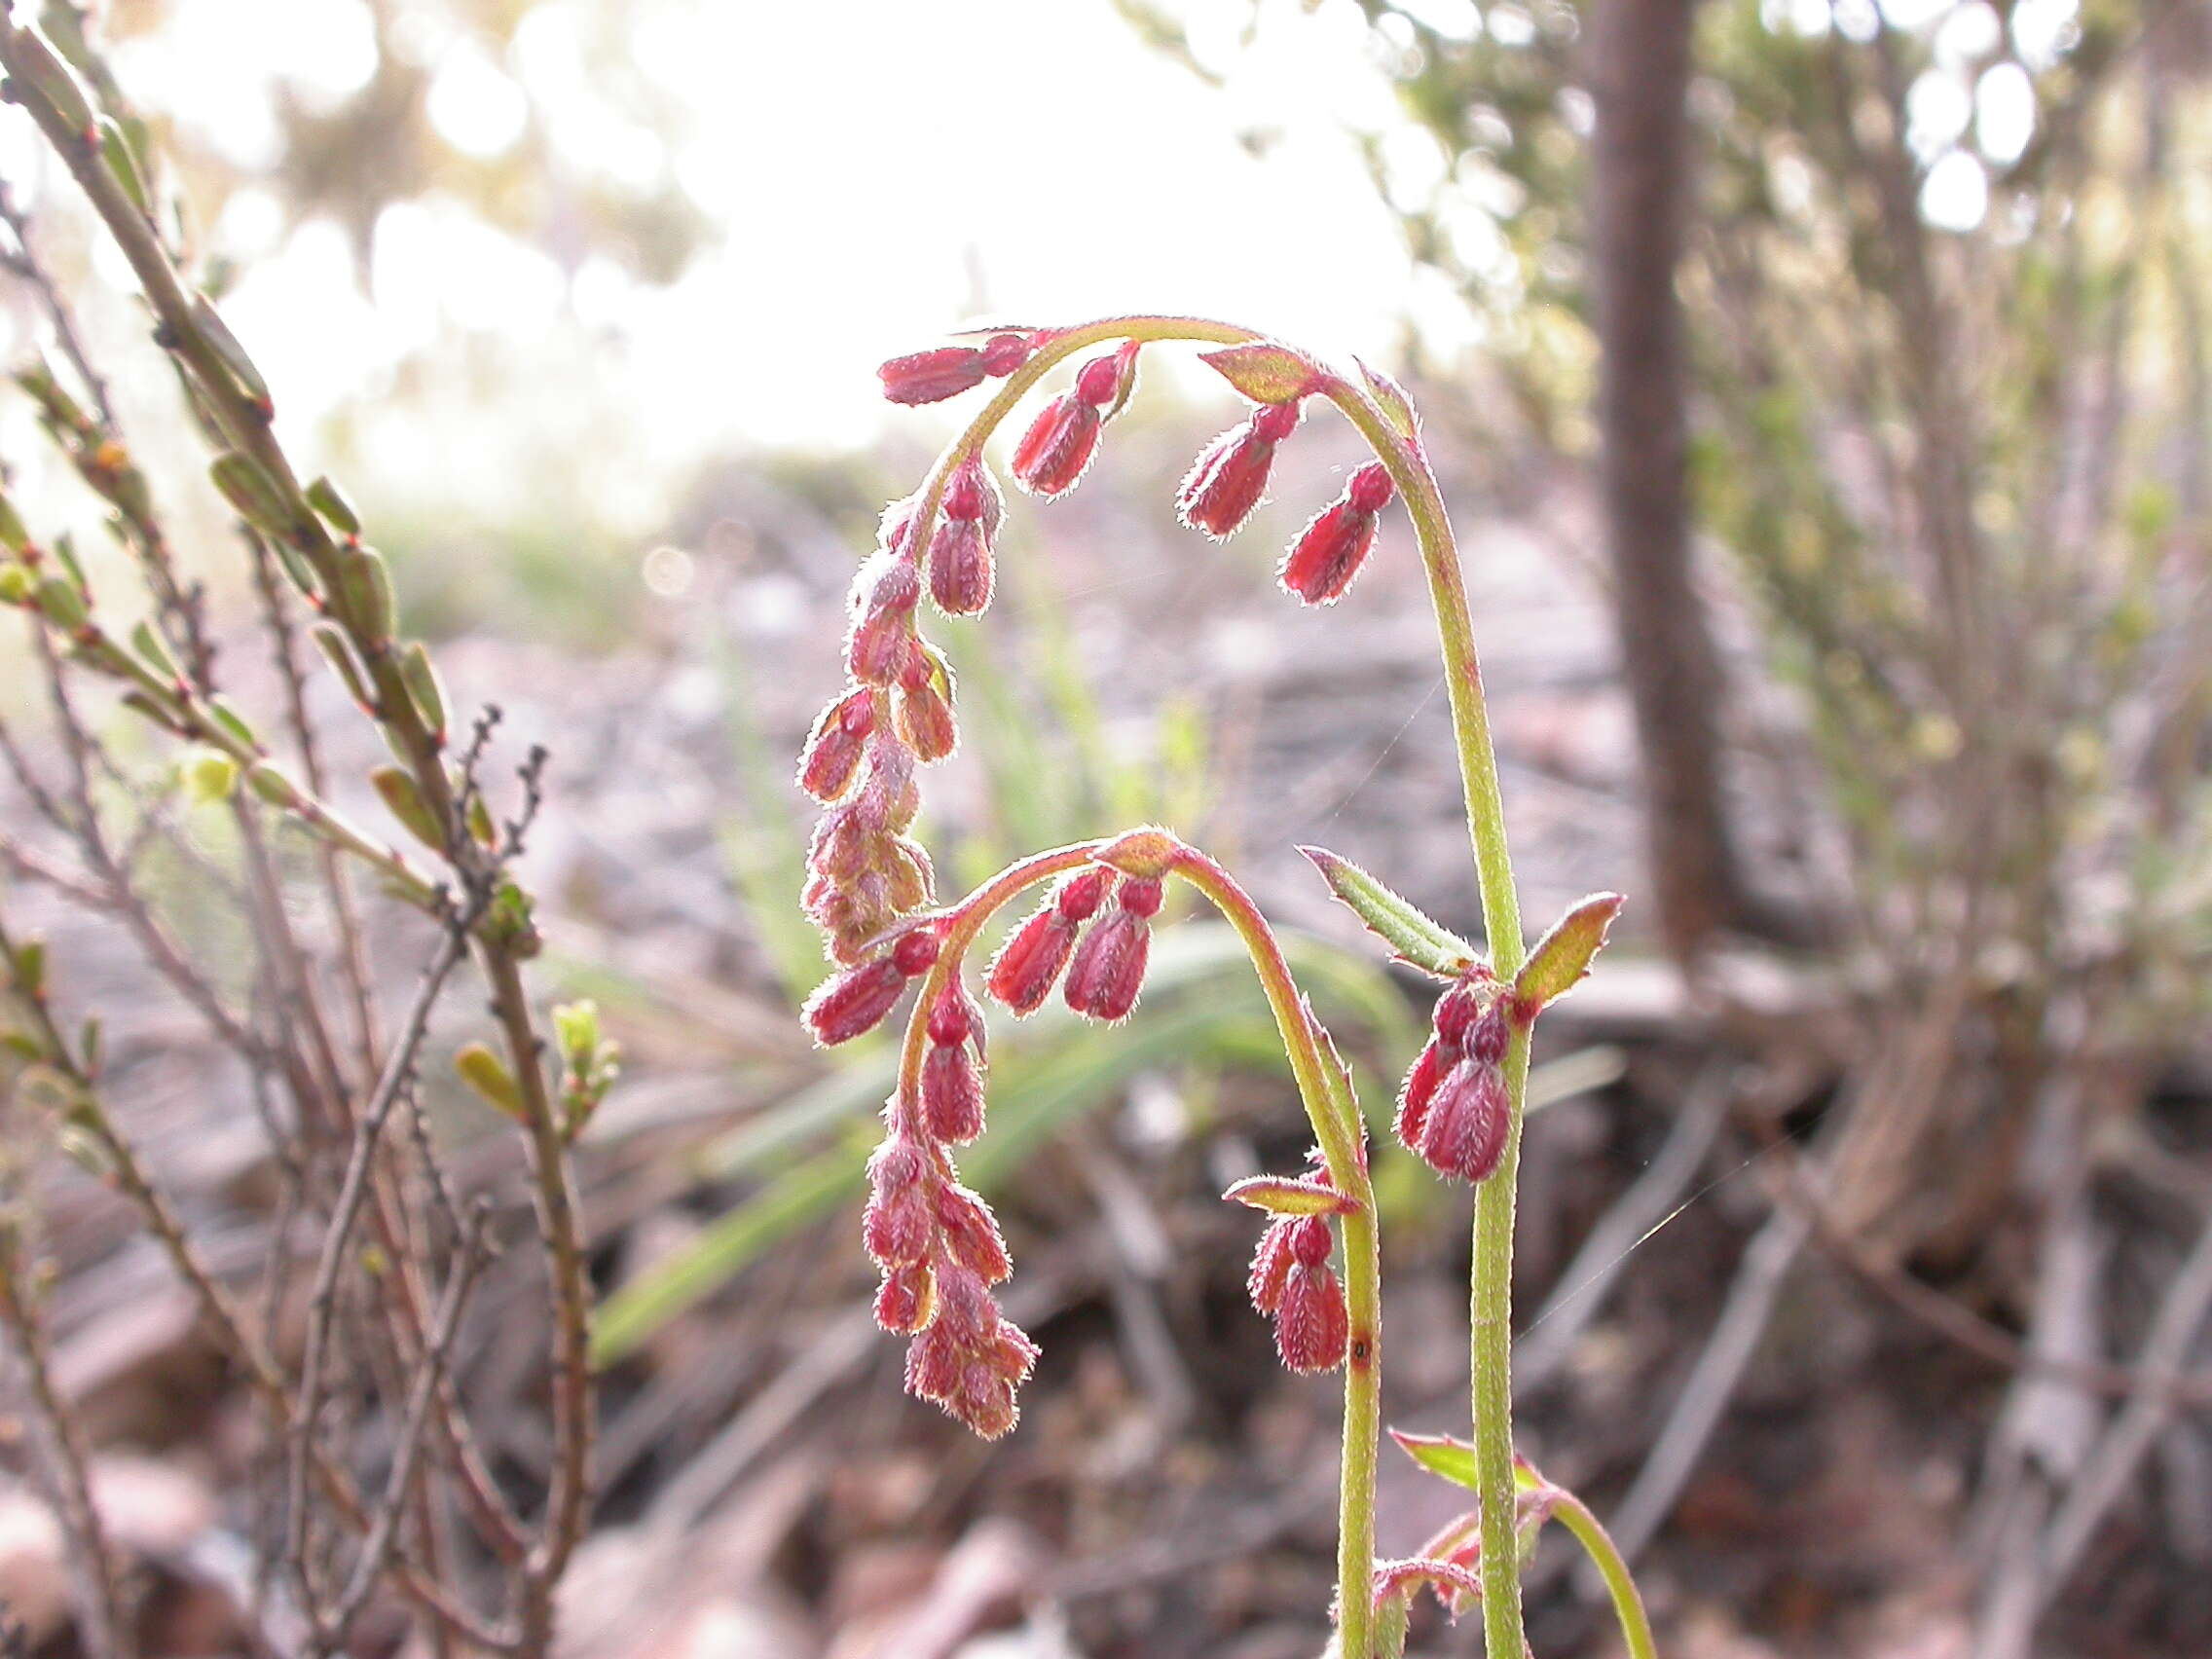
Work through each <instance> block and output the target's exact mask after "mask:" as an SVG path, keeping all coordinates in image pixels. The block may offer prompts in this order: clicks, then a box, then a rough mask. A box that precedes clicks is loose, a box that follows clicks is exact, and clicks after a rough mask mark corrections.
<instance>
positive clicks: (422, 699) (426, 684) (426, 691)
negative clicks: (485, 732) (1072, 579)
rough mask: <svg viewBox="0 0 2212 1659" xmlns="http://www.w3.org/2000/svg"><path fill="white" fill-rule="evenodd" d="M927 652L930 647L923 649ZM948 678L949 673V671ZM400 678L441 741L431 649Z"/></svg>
mask: <svg viewBox="0 0 2212 1659" xmlns="http://www.w3.org/2000/svg"><path fill="white" fill-rule="evenodd" d="M922 648H923V649H924V650H927V649H928V648H929V647H928V646H926V645H925V646H923V647H922ZM947 674H948V676H949V670H948V671H947ZM399 678H400V679H401V680H402V681H403V682H405V683H406V686H407V695H408V696H409V697H410V698H412V699H413V701H414V704H415V707H416V708H417V709H418V710H420V711H421V712H422V716H423V723H424V725H426V726H428V727H429V728H430V731H431V734H432V735H433V736H435V737H436V738H437V739H438V740H439V741H440V742H443V741H444V740H445V735H446V688H445V683H444V682H442V681H441V680H439V678H438V671H437V667H436V665H435V664H433V663H432V662H431V661H430V650H429V647H428V646H427V645H424V644H423V642H422V641H421V640H417V641H416V642H415V643H414V644H413V645H409V646H408V647H407V648H406V649H405V650H404V651H402V652H400V654H399Z"/></svg>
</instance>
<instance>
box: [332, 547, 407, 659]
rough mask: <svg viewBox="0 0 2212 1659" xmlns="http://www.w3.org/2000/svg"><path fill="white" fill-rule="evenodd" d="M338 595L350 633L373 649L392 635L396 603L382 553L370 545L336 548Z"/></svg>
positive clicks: (396, 616)
mask: <svg viewBox="0 0 2212 1659" xmlns="http://www.w3.org/2000/svg"><path fill="white" fill-rule="evenodd" d="M338 558H339V566H338V597H339V599H340V600H341V601H342V602H343V603H344V604H345V606H346V616H347V619H348V621H349V623H350V626H351V628H352V631H353V635H354V637H355V638H356V639H358V640H360V641H361V642H362V644H363V645H365V646H367V647H369V648H371V649H373V648H375V647H376V646H377V645H381V644H382V643H383V642H385V641H387V640H389V639H390V638H391V630H392V625H393V623H395V622H396V621H397V620H398V616H399V606H398V602H397V600H396V599H395V598H394V597H393V595H392V591H391V567H390V566H388V565H387V564H386V563H385V561H384V555H383V554H381V553H379V552H377V551H376V550H375V549H374V548H369V547H347V548H342V549H340V551H339V555H338Z"/></svg>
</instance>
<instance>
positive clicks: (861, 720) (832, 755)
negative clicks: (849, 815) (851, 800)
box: [798, 690, 875, 800]
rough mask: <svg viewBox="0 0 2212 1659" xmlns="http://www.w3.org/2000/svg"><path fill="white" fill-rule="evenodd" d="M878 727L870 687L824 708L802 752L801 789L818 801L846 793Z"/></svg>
mask: <svg viewBox="0 0 2212 1659" xmlns="http://www.w3.org/2000/svg"><path fill="white" fill-rule="evenodd" d="M874 727H875V699H874V697H872V696H871V695H869V693H868V692H866V690H860V691H851V692H847V693H846V694H845V695H844V696H843V697H840V698H839V699H837V701H836V702H834V703H831V704H830V706H829V707H828V708H827V709H824V710H823V711H822V718H821V719H818V720H816V721H815V722H814V730H813V732H812V734H811V735H809V736H808V738H807V740H806V748H805V749H804V750H803V751H802V752H801V753H800V755H799V761H798V784H799V788H800V789H802V790H804V791H806V793H808V794H810V795H812V796H814V798H815V799H817V800H835V799H836V798H837V797H838V796H839V795H841V794H843V793H845V791H846V790H847V789H848V788H849V787H850V786H851V784H852V781H853V774H854V773H855V772H856V771H858V770H859V769H860V763H861V756H862V754H863V753H864V751H865V750H866V741H867V734H868V733H869V732H870V731H872V730H873V729H874Z"/></svg>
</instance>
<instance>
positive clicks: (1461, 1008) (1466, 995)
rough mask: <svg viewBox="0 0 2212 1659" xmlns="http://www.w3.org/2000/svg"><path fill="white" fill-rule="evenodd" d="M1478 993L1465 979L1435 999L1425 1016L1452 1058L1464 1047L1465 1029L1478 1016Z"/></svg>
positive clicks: (1470, 1027) (1481, 1004)
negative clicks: (1434, 1004) (1434, 1006)
mask: <svg viewBox="0 0 2212 1659" xmlns="http://www.w3.org/2000/svg"><path fill="white" fill-rule="evenodd" d="M1482 1012H1483V999H1482V993H1481V992H1480V991H1478V990H1476V989H1475V987H1474V985H1473V984H1472V983H1471V982H1470V981H1468V980H1466V979H1461V980H1460V981H1458V983H1456V984H1455V985H1454V986H1452V987H1451V989H1449V990H1447V991H1446V992H1445V993H1444V994H1443V995H1442V996H1440V997H1438V998H1437V999H1436V1008H1435V1010H1434V1012H1433V1013H1432V1014H1430V1015H1429V1018H1430V1021H1431V1023H1433V1024H1434V1025H1435V1027H1436V1035H1437V1039H1438V1041H1440V1042H1441V1043H1443V1045H1444V1047H1445V1049H1446V1051H1448V1052H1449V1053H1451V1055H1452V1056H1453V1057H1454V1058H1455V1059H1456V1058H1457V1057H1458V1056H1459V1054H1460V1053H1462V1052H1463V1051H1465V1049H1466V1045H1467V1033H1468V1032H1469V1031H1470V1030H1472V1029H1473V1028H1474V1023H1475V1021H1476V1020H1478V1019H1480V1018H1481V1017H1482Z"/></svg>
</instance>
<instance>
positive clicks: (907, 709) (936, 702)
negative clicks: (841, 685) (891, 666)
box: [894, 642, 960, 760]
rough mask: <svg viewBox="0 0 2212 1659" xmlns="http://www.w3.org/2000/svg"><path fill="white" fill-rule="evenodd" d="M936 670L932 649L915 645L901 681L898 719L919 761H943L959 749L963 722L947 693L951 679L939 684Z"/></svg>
mask: <svg viewBox="0 0 2212 1659" xmlns="http://www.w3.org/2000/svg"><path fill="white" fill-rule="evenodd" d="M936 668H937V664H936V663H935V661H934V660H933V653H932V652H931V650H930V648H929V646H927V645H922V644H920V643H919V642H916V644H915V645H914V648H913V649H912V650H910V651H909V652H908V653H907V656H906V667H905V670H904V672H903V673H902V674H901V675H900V677H899V698H898V702H897V704H896V705H895V711H894V713H895V719H896V721H897V724H898V727H899V735H900V736H901V737H903V738H904V739H905V740H906V745H907V747H908V748H910V749H912V750H913V752H914V758H915V759H917V760H942V759H943V758H944V757H945V756H948V755H950V754H951V753H952V752H953V751H954V750H955V749H957V748H959V747H960V722H959V720H958V719H957V718H956V717H955V716H954V715H953V712H952V699H951V698H950V697H947V696H946V695H945V692H944V687H945V685H946V684H948V683H949V677H947V678H946V679H943V680H940V677H939V675H938V673H937V672H936Z"/></svg>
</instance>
